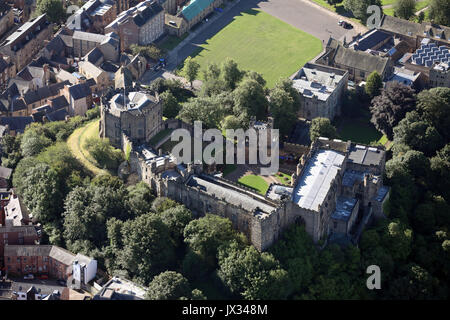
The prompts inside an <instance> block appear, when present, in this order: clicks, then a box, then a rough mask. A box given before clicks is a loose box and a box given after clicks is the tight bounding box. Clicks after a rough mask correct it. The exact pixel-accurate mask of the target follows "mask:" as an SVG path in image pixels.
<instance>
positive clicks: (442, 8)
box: [428, 0, 450, 27]
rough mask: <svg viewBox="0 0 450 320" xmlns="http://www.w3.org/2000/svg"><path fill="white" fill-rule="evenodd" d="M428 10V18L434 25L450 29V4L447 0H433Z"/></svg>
mask: <svg viewBox="0 0 450 320" xmlns="http://www.w3.org/2000/svg"><path fill="white" fill-rule="evenodd" d="M428 8H429V12H428V16H429V18H430V19H431V20H432V21H433V22H434V23H437V24H441V25H444V26H447V27H450V3H449V2H448V1H447V0H431V1H430V3H429V5H428Z"/></svg>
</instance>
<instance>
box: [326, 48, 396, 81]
mask: <svg viewBox="0 0 450 320" xmlns="http://www.w3.org/2000/svg"><path fill="white" fill-rule="evenodd" d="M334 61H335V63H337V64H339V65H344V66H349V67H352V68H356V69H359V70H364V71H366V72H372V71H374V70H376V71H377V72H378V73H379V74H380V75H382V74H383V72H384V70H385V68H386V66H387V63H388V61H389V59H388V58H383V57H379V56H374V55H372V54H370V53H367V52H363V51H355V50H353V49H348V48H345V47H343V46H342V45H338V47H337V49H336V53H335V55H334Z"/></svg>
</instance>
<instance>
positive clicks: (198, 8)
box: [181, 0, 214, 21]
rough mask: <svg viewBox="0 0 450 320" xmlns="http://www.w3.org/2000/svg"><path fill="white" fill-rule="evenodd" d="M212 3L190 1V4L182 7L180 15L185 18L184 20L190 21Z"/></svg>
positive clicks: (212, 0)
mask: <svg viewBox="0 0 450 320" xmlns="http://www.w3.org/2000/svg"><path fill="white" fill-rule="evenodd" d="M213 2H214V0H191V2H189V3H188V4H187V5H186V6H184V7H183V9H182V10H181V14H182V15H183V16H184V17H185V18H186V20H188V21H191V20H192V19H194V18H195V17H196V16H198V15H199V14H200V13H201V12H203V10H205V9H206V8H208V7H209V6H210V5H211V3H213Z"/></svg>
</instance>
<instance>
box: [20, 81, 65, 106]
mask: <svg viewBox="0 0 450 320" xmlns="http://www.w3.org/2000/svg"><path fill="white" fill-rule="evenodd" d="M69 84H70V82H69V81H63V82H58V83H53V84H51V85H49V86H45V87H42V88H39V89H37V90H35V91H29V92H27V93H26V94H24V96H23V99H24V100H25V103H26V104H27V105H28V104H30V103H34V102H36V101H40V100H44V99H47V98H49V97H53V96H56V95H58V94H59V90H61V89H62V88H64V86H65V85H69Z"/></svg>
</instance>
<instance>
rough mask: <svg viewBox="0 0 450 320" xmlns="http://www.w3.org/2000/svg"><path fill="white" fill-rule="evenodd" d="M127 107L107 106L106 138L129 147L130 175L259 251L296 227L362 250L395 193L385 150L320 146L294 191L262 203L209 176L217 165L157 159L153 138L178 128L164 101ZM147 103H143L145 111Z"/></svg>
mask: <svg viewBox="0 0 450 320" xmlns="http://www.w3.org/2000/svg"><path fill="white" fill-rule="evenodd" d="M136 95H142V97H144V96H147V95H146V94H143V93H136V92H132V93H130V94H129V96H128V97H129V98H128V99H129V101H136V99H134V98H133V97H135V96H136ZM123 99H124V96H123V95H122V94H116V95H114V96H113V98H112V99H111V101H110V103H109V106H102V111H101V136H102V137H108V138H110V139H111V141H112V142H113V143H114V144H115V145H116V146H119V147H120V148H122V149H125V146H126V145H128V144H129V143H131V145H132V150H133V151H132V153H131V157H130V167H131V171H133V172H136V173H137V175H138V176H139V178H140V179H141V180H142V181H145V182H146V183H148V184H149V185H150V187H151V189H152V190H153V191H154V192H155V193H156V194H157V195H158V196H164V197H168V198H171V199H173V200H175V201H177V202H179V203H182V204H184V205H185V206H186V207H187V208H189V209H191V210H192V211H193V213H194V214H195V215H196V216H203V215H204V214H206V213H212V214H217V215H220V216H223V217H226V218H228V219H230V220H231V222H232V224H233V227H234V228H235V229H237V230H238V231H240V232H242V233H243V234H245V235H246V236H247V238H248V239H249V241H250V242H251V243H252V244H253V245H254V246H255V247H256V248H257V249H258V250H260V251H263V250H266V249H268V248H269V247H270V246H271V245H272V244H273V243H274V242H276V241H277V240H278V239H279V238H280V236H281V235H282V233H283V231H284V230H285V229H286V228H288V227H289V226H291V225H292V224H294V223H303V224H304V225H305V229H306V231H307V232H308V234H310V235H311V237H312V238H313V240H314V242H318V241H320V240H331V241H332V240H335V239H342V238H344V239H345V240H347V241H352V242H354V243H356V242H357V241H358V239H359V236H360V234H361V232H362V230H363V228H364V226H365V225H367V224H368V223H369V222H370V220H371V218H372V217H383V216H384V214H383V203H384V202H385V201H386V200H387V198H388V191H389V189H388V188H387V187H385V186H383V181H382V174H383V172H384V165H385V151H384V149H383V148H375V147H368V146H363V145H357V144H355V143H352V142H350V141H347V142H343V141H341V140H329V139H326V138H319V139H317V140H316V141H314V142H313V143H312V144H311V147H310V149H309V152H307V153H305V154H304V155H303V156H302V158H301V159H300V162H299V163H298V165H297V169H296V172H295V173H294V174H293V175H292V177H291V178H292V179H291V187H285V186H281V185H271V186H270V188H269V191H268V192H267V194H266V195H261V194H258V193H255V192H254V191H253V190H252V189H249V188H246V187H243V186H242V185H238V184H236V183H234V182H231V181H228V180H226V179H223V178H220V177H218V176H216V175H211V173H214V171H215V166H214V165H211V166H209V167H208V168H207V169H208V170H204V167H203V165H202V164H193V163H189V164H187V165H185V164H177V162H176V159H175V157H174V156H173V155H171V154H169V153H166V154H162V152H161V151H160V152H156V151H155V150H154V149H153V148H152V147H150V146H149V145H148V142H149V140H150V138H151V137H152V136H154V135H155V134H156V133H157V132H159V131H160V130H161V129H162V128H163V127H167V126H169V127H170V124H172V123H178V124H179V122H176V121H173V122H170V121H166V122H165V123H163V122H162V121H161V114H160V112H161V107H160V106H159V101H156V100H155V101H153V100H150V101H151V102H148V103H145V106H144V107H142V106H141V107H140V108H139V107H131V106H129V103H128V102H126V103H123V102H122V101H124V100H123ZM125 99H126V98H125ZM144 99H145V98H139V99H137V101H139V104H140V105H141V104H142V103H143V101H144ZM126 101H128V100H126ZM125 105H126V107H125ZM146 108H148V109H146ZM147 110H148V111H147ZM169 122H170V123H169ZM139 128H140V129H141V130H144V128H145V130H144V131H141V132H138V130H139ZM174 128H175V127H174ZM144 132H146V134H143V133H144ZM206 171H208V172H206ZM280 190H281V191H280Z"/></svg>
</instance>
